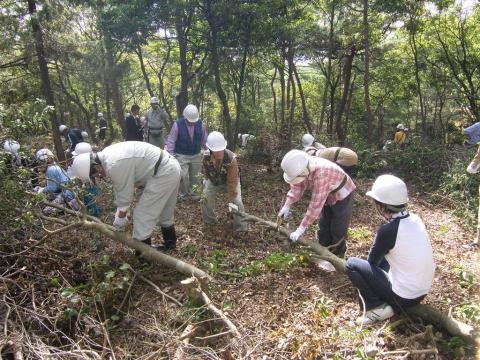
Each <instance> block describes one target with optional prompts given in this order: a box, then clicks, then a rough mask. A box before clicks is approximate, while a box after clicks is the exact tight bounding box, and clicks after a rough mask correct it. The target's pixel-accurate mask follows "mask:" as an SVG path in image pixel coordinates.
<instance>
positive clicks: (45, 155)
mask: <svg viewBox="0 0 480 360" xmlns="http://www.w3.org/2000/svg"><path fill="white" fill-rule="evenodd" d="M35 157H36V158H37V160H39V161H47V160H48V159H49V158H53V153H52V152H51V151H50V150H49V149H40V150H38V151H37V153H36V154H35Z"/></svg>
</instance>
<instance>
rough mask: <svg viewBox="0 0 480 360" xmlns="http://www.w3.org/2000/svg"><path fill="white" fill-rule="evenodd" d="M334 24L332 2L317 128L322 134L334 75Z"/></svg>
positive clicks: (333, 4) (333, 6) (333, 2)
mask: <svg viewBox="0 0 480 360" xmlns="http://www.w3.org/2000/svg"><path fill="white" fill-rule="evenodd" d="M334 22H335V1H332V8H331V10H330V26H329V31H328V55H327V56H328V59H327V69H326V74H325V89H324V91H323V95H322V110H321V112H320V121H319V123H318V126H317V133H320V132H321V131H322V127H323V121H324V119H325V113H326V110H327V96H328V89H329V88H330V77H331V73H332V55H333V35H334ZM330 97H332V96H330Z"/></svg>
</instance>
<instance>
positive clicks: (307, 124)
mask: <svg viewBox="0 0 480 360" xmlns="http://www.w3.org/2000/svg"><path fill="white" fill-rule="evenodd" d="M292 67H293V74H294V75H295V79H296V80H297V86H298V94H299V95H300V100H301V103H302V114H303V122H304V123H305V127H306V128H307V131H308V132H309V133H310V134H313V127H312V122H311V120H310V115H309V114H308V109H307V102H306V100H305V94H304V93H303V88H302V83H301V82H300V76H298V71H297V67H296V65H295V64H294V63H293V61H292Z"/></svg>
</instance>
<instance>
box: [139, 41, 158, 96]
mask: <svg viewBox="0 0 480 360" xmlns="http://www.w3.org/2000/svg"><path fill="white" fill-rule="evenodd" d="M135 53H136V54H137V56H138V62H139V63H140V70H141V71H142V75H143V79H144V80H145V86H146V87H147V91H148V93H149V95H150V97H153V96H155V94H154V93H153V90H152V86H151V85H150V79H149V77H148V74H147V69H145V62H144V61H143V54H142V47H141V46H140V45H138V46H137V48H136V49H135Z"/></svg>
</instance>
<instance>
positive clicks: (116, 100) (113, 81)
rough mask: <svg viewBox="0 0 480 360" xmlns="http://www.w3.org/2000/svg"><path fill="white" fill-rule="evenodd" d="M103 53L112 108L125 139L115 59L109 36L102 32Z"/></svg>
mask: <svg viewBox="0 0 480 360" xmlns="http://www.w3.org/2000/svg"><path fill="white" fill-rule="evenodd" d="M104 41H105V52H106V55H107V82H108V85H109V87H110V91H111V95H112V101H113V108H114V110H115V118H116V120H117V124H118V126H120V129H121V130H122V135H123V137H125V131H126V128H125V117H124V113H123V101H122V94H121V92H120V86H119V84H118V73H117V69H116V64H115V59H114V55H113V44H112V37H111V35H110V34H109V33H108V32H107V31H105V32H104Z"/></svg>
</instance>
